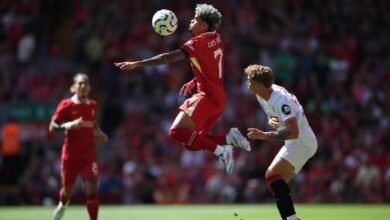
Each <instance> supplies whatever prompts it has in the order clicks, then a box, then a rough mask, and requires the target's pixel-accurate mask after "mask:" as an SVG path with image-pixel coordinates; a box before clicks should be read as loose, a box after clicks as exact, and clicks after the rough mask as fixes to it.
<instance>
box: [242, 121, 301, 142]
mask: <svg viewBox="0 0 390 220" xmlns="http://www.w3.org/2000/svg"><path fill="white" fill-rule="evenodd" d="M285 125H286V128H284V129H282V130H279V131H268V132H265V131H262V130H260V129H257V128H248V134H247V135H248V137H249V138H250V139H258V140H274V141H285V140H291V139H296V138H298V137H299V127H298V122H297V120H296V118H291V119H290V120H288V121H285Z"/></svg>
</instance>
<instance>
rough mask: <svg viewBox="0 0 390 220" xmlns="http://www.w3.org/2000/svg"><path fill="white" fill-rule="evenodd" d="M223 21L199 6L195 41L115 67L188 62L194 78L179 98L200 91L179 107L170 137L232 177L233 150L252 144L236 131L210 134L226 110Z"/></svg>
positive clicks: (216, 13) (194, 23)
mask: <svg viewBox="0 0 390 220" xmlns="http://www.w3.org/2000/svg"><path fill="white" fill-rule="evenodd" d="M221 17H222V15H221V13H220V12H219V11H218V10H217V9H215V8H214V7H213V6H212V5H208V4H198V5H197V6H196V8H195V16H194V18H193V19H192V20H191V23H190V26H189V31H190V32H191V33H192V34H193V35H194V37H193V38H192V39H190V40H188V41H187V42H185V43H184V44H183V45H182V46H181V47H180V48H179V49H177V50H174V51H171V52H167V53H162V54H159V55H157V56H154V57H152V58H149V59H145V60H141V61H133V62H120V63H115V66H117V67H119V68H120V69H121V70H131V69H134V68H137V67H146V66H156V65H161V64H166V63H171V62H177V61H180V60H184V59H188V60H189V61H190V63H191V68H192V72H193V73H194V76H195V77H194V79H193V80H191V81H190V82H188V83H186V84H184V85H183V87H182V88H181V90H180V94H181V95H187V94H189V93H191V91H192V89H193V88H194V87H195V85H197V87H198V91H197V93H196V94H194V95H193V96H192V97H191V98H189V99H187V100H186V101H185V102H184V103H183V104H182V105H181V106H180V107H179V109H180V112H179V114H178V115H177V117H176V119H175V120H174V122H173V124H172V126H171V129H170V132H169V134H170V136H171V137H172V138H173V139H175V140H177V141H179V142H181V143H183V144H184V146H185V147H186V149H188V150H208V151H210V152H213V153H214V154H215V155H217V156H218V157H219V159H220V160H221V161H222V162H223V164H224V166H225V168H226V172H227V173H228V174H229V175H231V174H232V172H233V167H234V160H233V146H234V147H240V148H243V149H246V150H250V144H249V142H248V141H247V139H246V138H245V137H244V136H243V135H242V134H241V133H240V132H239V131H238V129H237V128H232V129H230V131H229V133H228V134H227V135H210V134H209V132H210V131H211V129H212V128H213V127H214V125H215V124H216V122H217V120H218V118H219V117H220V116H221V115H222V114H223V112H224V111H225V107H226V94H225V90H224V85H223V79H224V78H223V77H224V74H223V73H224V69H223V68H224V60H225V56H224V55H225V54H224V52H225V51H224V46H223V42H222V39H221V36H220V35H219V33H218V32H217V31H216V30H217V29H218V28H219V26H220V24H221Z"/></svg>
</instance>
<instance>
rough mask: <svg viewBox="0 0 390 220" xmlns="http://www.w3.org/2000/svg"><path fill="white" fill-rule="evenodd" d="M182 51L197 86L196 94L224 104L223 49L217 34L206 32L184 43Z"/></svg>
mask: <svg viewBox="0 0 390 220" xmlns="http://www.w3.org/2000/svg"><path fill="white" fill-rule="evenodd" d="M181 49H182V50H184V51H185V52H186V53H187V55H188V57H189V59H190V61H191V68H192V72H193V73H194V75H195V79H196V82H197V86H198V93H202V94H205V95H209V96H211V97H213V100H215V101H216V102H218V103H226V94H225V90H224V86H223V70H224V60H225V56H224V53H225V49H224V46H223V43H222V40H221V36H220V35H219V34H218V33H217V32H207V33H203V34H201V35H198V36H195V37H193V38H192V39H190V40H189V41H187V42H185V43H184V44H183V45H182V46H181Z"/></svg>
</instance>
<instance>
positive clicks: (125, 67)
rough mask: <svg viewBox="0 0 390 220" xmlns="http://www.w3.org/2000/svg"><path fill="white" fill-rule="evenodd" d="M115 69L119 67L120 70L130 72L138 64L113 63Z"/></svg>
mask: <svg viewBox="0 0 390 220" xmlns="http://www.w3.org/2000/svg"><path fill="white" fill-rule="evenodd" d="M114 65H115V66H116V67H119V69H121V70H132V69H135V68H136V67H138V62H137V61H136V62H120V63H114Z"/></svg>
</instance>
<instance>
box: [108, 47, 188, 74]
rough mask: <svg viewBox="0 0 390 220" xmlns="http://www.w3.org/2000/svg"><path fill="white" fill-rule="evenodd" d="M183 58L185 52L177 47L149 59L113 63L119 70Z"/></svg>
mask: <svg viewBox="0 0 390 220" xmlns="http://www.w3.org/2000/svg"><path fill="white" fill-rule="evenodd" d="M185 58H186V54H185V53H184V52H183V51H182V50H181V49H177V50H174V51H170V52H167V53H162V54H159V55H157V56H154V57H152V58H149V59H145V60H139V61H133V62H119V63H114V65H115V66H116V67H119V69H121V70H132V69H135V68H137V67H147V66H158V65H161V64H166V63H172V62H176V61H180V60H183V59H185Z"/></svg>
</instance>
